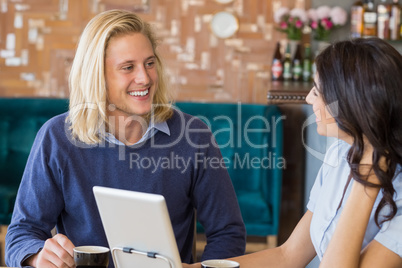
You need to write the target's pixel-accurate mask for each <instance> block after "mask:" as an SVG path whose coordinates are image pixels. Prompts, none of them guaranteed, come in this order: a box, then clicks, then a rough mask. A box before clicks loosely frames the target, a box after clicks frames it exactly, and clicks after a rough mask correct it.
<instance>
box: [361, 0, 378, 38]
mask: <svg viewBox="0 0 402 268" xmlns="http://www.w3.org/2000/svg"><path fill="white" fill-rule="evenodd" d="M363 7H364V13H363V36H364V37H375V36H377V11H376V9H375V6H374V0H366V2H365V3H364V5H363Z"/></svg>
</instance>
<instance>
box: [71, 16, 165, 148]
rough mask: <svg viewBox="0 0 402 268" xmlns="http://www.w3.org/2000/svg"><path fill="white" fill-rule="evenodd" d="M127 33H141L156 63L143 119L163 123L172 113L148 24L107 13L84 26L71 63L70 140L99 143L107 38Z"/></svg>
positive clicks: (102, 127) (105, 124) (102, 132)
mask: <svg viewBox="0 0 402 268" xmlns="http://www.w3.org/2000/svg"><path fill="white" fill-rule="evenodd" d="M130 33H142V34H144V35H145V36H146V37H147V38H148V39H149V40H150V42H151V44H152V48H153V51H154V54H155V57H156V61H157V71H158V88H157V90H156V93H155V97H154V100H153V109H152V111H151V112H150V113H149V114H148V115H147V116H145V119H146V120H148V121H149V120H154V122H163V121H165V120H167V119H169V118H170V117H171V116H172V114H173V112H172V108H171V103H172V98H171V95H170V94H169V91H168V89H167V83H166V77H165V70H164V68H163V64H162V61H161V57H160V55H159V54H158V52H157V51H156V47H157V45H158V40H157V39H156V36H155V34H154V32H153V30H152V27H151V25H150V24H149V23H147V22H145V21H143V20H142V19H141V18H140V17H138V16H137V15H136V14H134V13H132V12H130V11H126V10H108V11H105V12H102V13H100V14H98V15H97V16H95V17H94V18H93V19H92V20H91V21H90V22H89V23H88V24H87V26H86V27H85V29H84V31H83V33H82V35H81V37H80V40H79V43H78V47H77V52H76V55H75V58H74V61H73V64H72V68H71V72H70V77H69V86H70V107H69V108H70V109H69V115H68V117H67V122H68V123H70V124H71V127H70V129H71V131H72V135H73V137H74V138H76V139H78V140H79V141H81V142H84V143H86V144H98V143H100V142H101V141H103V139H104V136H105V129H106V128H107V127H108V124H109V120H108V116H107V105H108V101H107V91H106V82H105V75H104V72H105V68H104V62H105V54H106V49H107V47H108V44H109V41H110V39H111V38H113V37H116V36H121V35H125V34H130Z"/></svg>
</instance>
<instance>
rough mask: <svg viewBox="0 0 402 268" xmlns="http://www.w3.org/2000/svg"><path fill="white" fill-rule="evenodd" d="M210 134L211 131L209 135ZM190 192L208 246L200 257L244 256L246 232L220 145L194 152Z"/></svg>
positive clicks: (204, 258)
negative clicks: (194, 169) (194, 173)
mask: <svg viewBox="0 0 402 268" xmlns="http://www.w3.org/2000/svg"><path fill="white" fill-rule="evenodd" d="M211 135H212V134H211ZM195 162H196V165H197V167H196V171H197V176H196V177H197V182H196V185H195V189H194V191H193V195H194V203H195V206H196V209H197V218H198V221H199V222H200V223H201V224H202V225H203V227H204V229H205V235H206V238H207V245H206V247H205V249H204V253H203V255H202V260H207V259H221V258H229V257H234V256H239V255H243V254H244V251H245V245H246V231H245V226H244V223H243V219H242V216H241V213H240V208H239V204H238V201H237V197H236V194H235V191H234V188H233V185H232V182H231V179H230V177H229V174H228V172H227V170H226V167H225V164H224V162H223V158H222V155H221V152H220V150H219V148H217V147H216V146H208V148H207V149H203V150H201V151H200V153H198V154H197V155H196V159H195Z"/></svg>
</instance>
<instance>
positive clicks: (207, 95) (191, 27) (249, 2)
mask: <svg viewBox="0 0 402 268" xmlns="http://www.w3.org/2000/svg"><path fill="white" fill-rule="evenodd" d="M281 5H282V6H288V7H290V8H292V7H294V6H300V7H303V8H304V7H306V6H309V5H310V0H234V1H233V2H232V3H229V4H219V3H217V2H215V1H214V0H0V96H52V97H67V96H68V85H67V77H68V74H69V70H70V66H71V63H72V60H73V57H74V52H75V47H76V43H77V40H78V38H79V35H80V33H81V31H82V29H83V28H84V26H85V25H86V23H87V22H88V21H89V20H90V19H91V18H92V17H93V16H94V15H96V14H97V13H99V12H101V11H103V10H107V9H112V8H124V9H129V10H133V11H136V12H138V14H139V15H140V16H141V17H143V18H144V19H145V20H147V21H149V22H151V23H152V24H154V25H155V26H156V28H157V32H158V34H159V35H160V37H161V39H162V40H163V42H162V44H161V46H160V48H159V49H160V50H161V51H162V55H163V57H164V60H165V63H166V64H167V66H168V70H169V77H170V79H171V81H170V82H171V85H172V90H174V94H175V97H176V99H177V100H189V101H211V102H237V101H242V102H248V103H266V91H267V86H268V84H269V81H270V72H269V69H270V62H271V59H272V54H273V49H274V48H275V45H276V42H277V41H281V42H283V43H284V42H285V41H286V40H285V39H284V38H285V36H284V35H283V34H281V33H278V32H277V31H275V29H274V24H273V10H275V9H277V8H278V7H280V6H281ZM219 11H230V12H232V13H234V14H235V15H236V16H237V17H238V19H239V21H240V29H239V31H238V32H237V33H236V34H235V35H234V36H233V37H231V38H228V39H220V38H217V37H216V36H214V35H213V34H212V33H211V31H210V29H209V22H210V20H211V18H212V16H213V14H214V13H216V12H219Z"/></svg>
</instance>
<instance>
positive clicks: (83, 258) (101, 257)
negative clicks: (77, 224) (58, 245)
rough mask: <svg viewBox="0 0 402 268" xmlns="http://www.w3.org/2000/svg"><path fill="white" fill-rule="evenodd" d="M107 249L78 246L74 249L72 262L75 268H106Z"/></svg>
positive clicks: (107, 261) (107, 262) (107, 259)
mask: <svg viewBox="0 0 402 268" xmlns="http://www.w3.org/2000/svg"><path fill="white" fill-rule="evenodd" d="M109 251H110V250H109V249H108V248H106V247H100V246H80V247H75V248H74V262H75V265H76V266H77V268H81V267H82V268H84V267H85V268H88V267H92V268H107V267H108V265H109Z"/></svg>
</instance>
